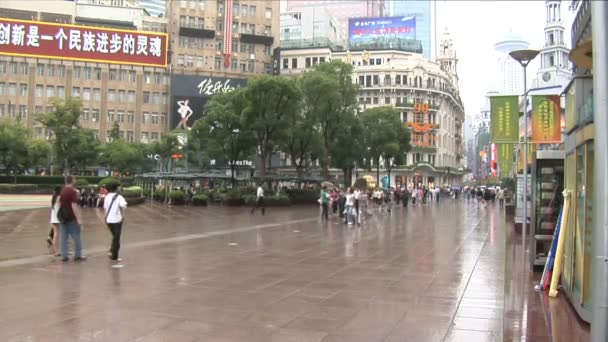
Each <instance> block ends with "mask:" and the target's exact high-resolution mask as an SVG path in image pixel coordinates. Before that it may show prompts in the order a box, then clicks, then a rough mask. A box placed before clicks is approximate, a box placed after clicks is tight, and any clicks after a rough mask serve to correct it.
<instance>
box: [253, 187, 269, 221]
mask: <svg viewBox="0 0 608 342" xmlns="http://www.w3.org/2000/svg"><path fill="white" fill-rule="evenodd" d="M257 208H261V209H262V215H265V214H266V206H265V205H264V189H263V188H262V183H260V184H259V185H258V190H257V192H256V196H255V206H254V207H253V208H251V214H254V213H255V210H256V209H257Z"/></svg>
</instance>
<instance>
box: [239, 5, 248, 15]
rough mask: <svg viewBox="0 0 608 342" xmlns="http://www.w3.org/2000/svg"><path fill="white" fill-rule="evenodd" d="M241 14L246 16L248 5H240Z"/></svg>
mask: <svg viewBox="0 0 608 342" xmlns="http://www.w3.org/2000/svg"><path fill="white" fill-rule="evenodd" d="M241 15H243V16H247V15H249V6H247V5H245V4H242V5H241Z"/></svg>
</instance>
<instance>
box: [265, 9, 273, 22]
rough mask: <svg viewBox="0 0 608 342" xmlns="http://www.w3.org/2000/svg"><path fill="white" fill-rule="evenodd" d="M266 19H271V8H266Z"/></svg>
mask: <svg viewBox="0 0 608 342" xmlns="http://www.w3.org/2000/svg"><path fill="white" fill-rule="evenodd" d="M265 17H266V19H272V8H266V15H265Z"/></svg>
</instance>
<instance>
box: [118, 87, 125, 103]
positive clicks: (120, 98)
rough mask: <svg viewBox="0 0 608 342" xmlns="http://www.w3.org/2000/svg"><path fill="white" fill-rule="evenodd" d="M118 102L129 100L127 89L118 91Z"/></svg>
mask: <svg viewBox="0 0 608 342" xmlns="http://www.w3.org/2000/svg"><path fill="white" fill-rule="evenodd" d="M118 102H120V103H125V102H127V92H126V91H125V90H119V91H118Z"/></svg>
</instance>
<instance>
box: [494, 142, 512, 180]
mask: <svg viewBox="0 0 608 342" xmlns="http://www.w3.org/2000/svg"><path fill="white" fill-rule="evenodd" d="M513 148H514V146H513V144H498V145H497V149H498V170H499V172H500V176H501V177H510V176H511V171H513V163H515V159H514V158H513V155H514V152H513Z"/></svg>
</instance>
